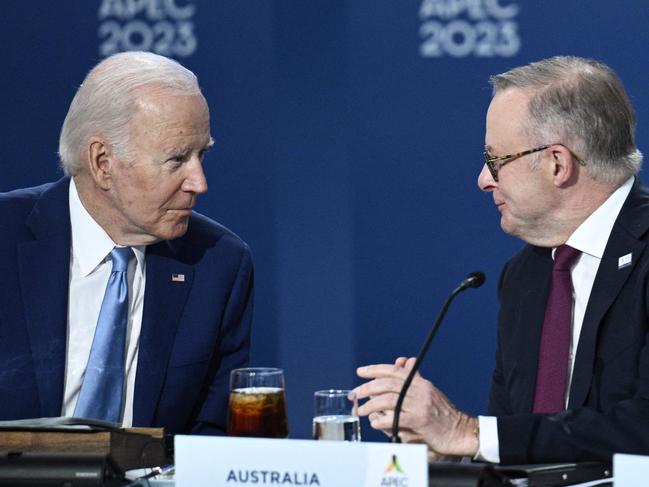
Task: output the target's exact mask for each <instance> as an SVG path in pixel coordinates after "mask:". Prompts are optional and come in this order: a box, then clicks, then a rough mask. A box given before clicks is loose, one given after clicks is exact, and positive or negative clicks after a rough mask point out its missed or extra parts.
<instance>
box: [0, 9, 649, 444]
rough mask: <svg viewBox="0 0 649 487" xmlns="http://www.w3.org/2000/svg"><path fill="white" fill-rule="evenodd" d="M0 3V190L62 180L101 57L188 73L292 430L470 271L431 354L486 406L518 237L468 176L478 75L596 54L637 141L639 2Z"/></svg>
mask: <svg viewBox="0 0 649 487" xmlns="http://www.w3.org/2000/svg"><path fill="white" fill-rule="evenodd" d="M0 12H1V14H2V19H3V28H2V30H1V31H0V40H1V42H0V52H1V54H2V60H3V67H4V69H3V75H2V77H1V78H0V87H1V90H0V103H1V107H2V114H3V116H2V118H1V120H0V124H2V125H1V130H0V133H2V137H3V144H2V151H0V174H2V178H1V179H0V191H6V190H9V189H13V188H17V187H24V186H33V185H36V184H40V183H43V182H46V181H50V180H54V179H58V178H59V177H60V176H61V172H60V171H59V170H58V168H57V158H56V150H57V144H58V133H59V129H60V126H61V123H62V121H63V118H64V116H65V113H66V111H67V107H68V105H69V103H70V101H71V99H72V96H73V95H74V92H75V90H76V87H77V86H78V85H79V84H80V82H81V80H82V79H83V77H84V75H85V73H86V72H87V71H88V70H89V69H90V68H91V67H92V66H93V65H94V64H96V63H97V62H98V61H99V60H100V59H101V58H103V57H105V56H107V55H110V54H112V53H114V52H117V51H120V50H128V49H145V50H152V51H154V52H158V53H161V54H165V55H169V56H172V57H175V58H176V59H178V60H179V61H180V62H181V63H183V64H185V65H186V66H187V67H189V68H190V69H192V70H193V71H194V72H195V73H196V74H197V75H198V77H199V80H200V83H201V86H202V88H203V90H204V92H205V95H206V97H207V99H208V102H209V104H210V108H211V114H212V132H213V135H214V139H215V141H216V147H215V149H214V150H213V151H212V152H211V153H210V155H209V156H208V159H207V160H206V162H205V169H206V173H207V176H208V181H209V185H210V190H209V192H208V194H207V195H205V196H203V197H202V199H201V200H200V201H199V205H198V209H199V210H200V211H201V212H203V213H205V214H207V215H209V216H211V217H212V218H215V219H217V220H219V221H221V222H222V223H224V224H225V225H227V226H228V227H230V228H231V229H233V230H234V231H235V232H237V233H238V234H239V235H240V236H242V237H243V238H244V239H245V240H246V241H247V242H248V243H249V244H250V245H251V247H252V249H253V252H254V256H255V264H256V304H255V318H254V319H255V324H254V334H253V351H252V359H251V361H252V363H253V364H255V365H275V366H280V367H283V368H284V369H285V370H286V377H287V389H288V401H289V405H288V407H289V415H290V427H291V436H292V437H296V438H300V437H308V436H309V435H310V427H311V426H310V418H311V407H312V406H311V404H312V393H313V391H315V390H317V389H323V388H346V387H352V386H354V385H356V384H357V383H358V380H357V379H356V378H355V374H354V369H355V367H356V366H357V365H360V364H365V363H375V362H390V361H392V360H393V359H394V358H395V357H396V356H398V355H414V354H415V353H416V352H417V351H418V349H419V346H420V344H421V341H422V340H423V338H424V337H425V335H426V333H427V330H428V327H429V326H430V323H431V321H432V319H433V318H434V316H435V315H436V313H437V309H438V307H439V306H440V304H441V302H442V301H443V299H444V297H445V295H446V293H447V292H448V291H449V290H450V289H451V288H452V287H454V286H455V285H456V284H457V283H458V282H459V281H460V280H461V279H462V278H463V277H464V276H465V275H466V274H467V273H468V272H469V271H472V270H475V269H481V270H483V271H484V272H485V273H486V274H487V279H488V281H487V283H486V284H485V286H483V287H482V288H480V289H479V290H471V291H469V292H467V293H466V294H465V295H463V296H461V297H460V298H459V299H458V300H457V302H456V304H455V306H454V307H453V308H452V309H451V311H450V312H449V314H448V316H447V320H446V323H445V325H444V327H443V328H442V329H441V331H440V333H439V335H438V337H437V341H436V343H435V344H433V346H432V348H431V351H430V356H429V357H428V359H427V361H426V362H425V364H424V367H423V371H424V374H425V375H426V376H427V377H429V378H431V379H432V380H433V381H434V382H435V383H436V384H437V385H438V386H440V387H441V388H442V390H444V391H445V392H446V393H447V395H448V396H449V397H450V398H451V399H452V400H453V401H454V402H455V403H456V404H457V405H458V406H459V407H460V408H462V409H464V410H466V411H469V412H471V413H480V412H484V410H485V408H486V401H487V392H488V386H489V379H490V373H491V368H492V366H493V355H494V350H495V346H494V340H495V322H496V310H497V304H496V281H497V277H498V273H499V270H500V267H501V265H502V264H503V263H504V261H505V260H506V259H507V258H508V256H510V255H511V254H512V253H513V252H514V251H515V250H516V249H517V248H519V247H520V242H518V241H516V240H515V239H512V238H510V237H507V236H506V235H504V234H503V233H502V232H501V230H500V228H499V225H498V220H499V218H498V213H497V211H496V210H495V209H494V207H493V204H492V201H491V198H490V197H489V196H488V195H484V194H481V192H480V191H479V190H478V188H477V186H476V183H475V181H476V177H477V174H478V172H479V171H480V169H481V164H482V162H481V151H482V147H483V141H484V113H485V110H486V107H487V105H488V103H489V99H490V88H489V86H488V83H487V79H488V77H489V75H490V74H494V73H498V72H501V71H504V70H506V69H508V68H510V67H513V66H517V65H520V64H524V63H527V62H530V61H533V60H537V59H540V58H544V57H548V56H552V55H558V54H564V55H565V54H570V55H579V56H586V57H594V58H596V59H599V60H601V61H603V62H605V63H607V64H609V65H610V66H612V67H613V68H614V69H615V70H616V71H617V72H618V73H619V74H620V76H621V78H622V79H623V80H624V82H625V85H626V87H627V90H628V91H629V93H630V95H631V99H632V101H633V102H634V104H635V107H636V111H637V115H638V134H637V135H638V142H639V146H640V149H641V150H645V151H647V150H649V148H648V147H649V146H648V144H647V140H648V137H649V93H647V74H649V63H648V60H649V59H648V54H647V53H648V51H649V50H648V49H647V45H648V42H647V41H648V40H649V34H648V32H647V29H646V26H647V25H649V7H648V6H647V5H646V3H645V2H641V1H639V0H620V1H616V2H610V1H608V0H544V1H542V2H541V1H538V2H534V1H524V0H309V1H304V0H61V1H58V2H46V1H39V0H7V1H5V2H2V5H1V6H0ZM363 433H364V437H365V438H366V439H380V438H381V437H382V436H381V435H379V434H376V433H373V432H370V431H369V427H368V425H367V424H366V423H364V424H363Z"/></svg>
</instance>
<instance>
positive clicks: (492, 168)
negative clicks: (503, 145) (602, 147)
mask: <svg viewBox="0 0 649 487" xmlns="http://www.w3.org/2000/svg"><path fill="white" fill-rule="evenodd" d="M553 145H562V146H563V147H566V146H565V145H563V144H549V145H544V146H541V147H537V148H535V149H529V150H524V151H522V152H517V153H516V154H507V155H506V156H492V155H490V154H489V151H488V150H486V149H485V151H484V153H483V154H484V163H485V164H486V165H487V168H488V169H489V172H490V173H491V177H492V178H493V180H494V181H496V182H498V171H499V170H500V169H502V167H503V166H504V165H505V164H509V163H510V162H512V161H514V160H516V159H518V158H519V157H523V156H526V155H528V154H534V153H535V152H540V151H542V150H545V149H547V148H548V147H552V146H553ZM566 149H568V151H570V153H571V154H572V155H573V157H574V158H575V159H577V161H578V162H579V164H580V165H582V166H585V165H586V163H585V162H584V161H582V160H581V159H580V158H579V157H577V156H576V155H575V153H574V152H573V151H571V150H570V149H569V148H568V147H566ZM498 161H503V162H501V163H500V164H496V163H497V162H498Z"/></svg>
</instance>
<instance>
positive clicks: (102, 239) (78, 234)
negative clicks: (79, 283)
mask: <svg viewBox="0 0 649 487" xmlns="http://www.w3.org/2000/svg"><path fill="white" fill-rule="evenodd" d="M69 202H70V225H71V229H72V252H73V259H74V262H75V263H76V264H77V265H78V266H79V269H80V270H81V275H82V276H87V275H88V274H90V273H91V272H92V271H93V270H95V269H96V268H97V266H98V265H99V264H101V263H102V262H103V261H104V259H106V257H107V256H108V254H110V252H111V250H113V247H115V246H116V245H117V244H116V243H115V242H113V240H112V239H111V238H110V237H109V236H108V234H107V233H106V232H105V231H104V229H103V228H102V227H101V226H100V225H99V224H98V223H97V222H96V221H95V220H94V219H93V218H92V216H90V213H88V211H87V210H86V209H85V208H84V206H83V203H81V199H80V198H79V193H78V192H77V187H76V185H75V184H74V179H70V195H69ZM132 248H133V253H134V254H135V258H136V260H137V263H138V267H139V268H140V269H142V268H143V263H144V252H145V250H146V247H145V246H138V247H132Z"/></svg>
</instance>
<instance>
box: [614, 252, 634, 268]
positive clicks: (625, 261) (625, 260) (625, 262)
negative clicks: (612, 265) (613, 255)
mask: <svg viewBox="0 0 649 487" xmlns="http://www.w3.org/2000/svg"><path fill="white" fill-rule="evenodd" d="M632 256H633V254H626V255H623V256H622V257H620V258H619V259H617V270H618V271H619V270H620V269H624V268H625V267H629V266H630V265H631V257H632Z"/></svg>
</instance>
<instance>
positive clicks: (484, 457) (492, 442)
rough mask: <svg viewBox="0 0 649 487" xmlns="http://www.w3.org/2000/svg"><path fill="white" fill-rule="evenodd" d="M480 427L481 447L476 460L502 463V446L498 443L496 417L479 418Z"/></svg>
mask: <svg viewBox="0 0 649 487" xmlns="http://www.w3.org/2000/svg"><path fill="white" fill-rule="evenodd" d="M478 422H479V425H480V438H479V441H480V445H478V453H476V455H475V457H473V459H474V460H479V461H481V462H489V463H500V444H499V442H498V419H497V418H496V417H495V416H478Z"/></svg>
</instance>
